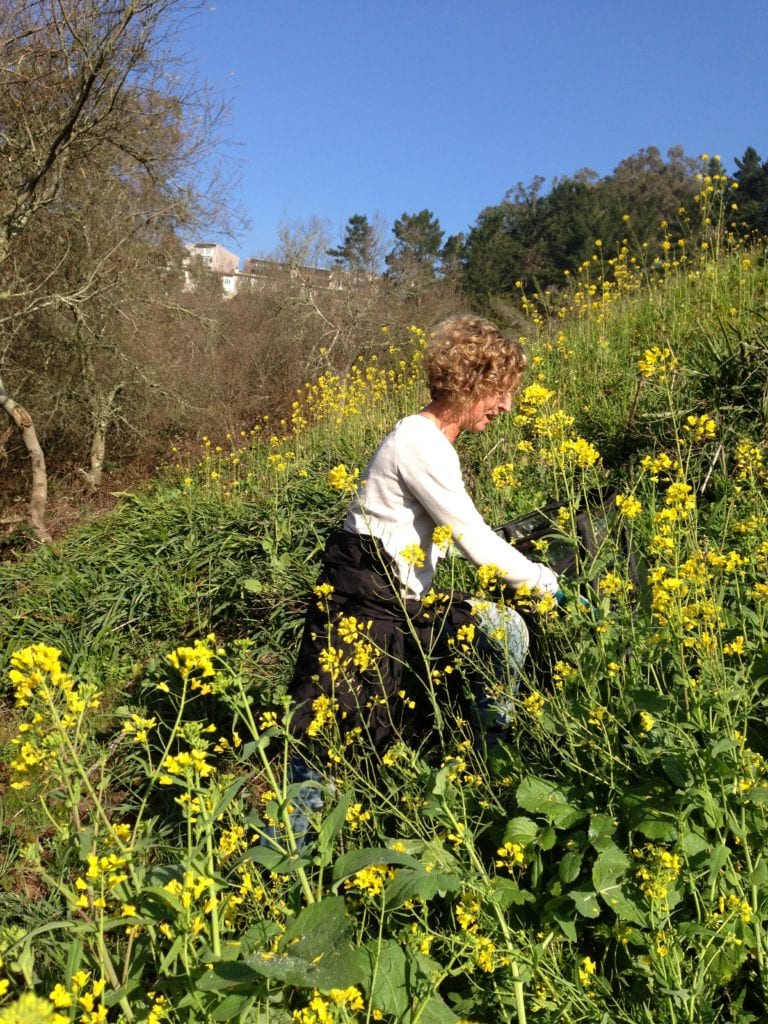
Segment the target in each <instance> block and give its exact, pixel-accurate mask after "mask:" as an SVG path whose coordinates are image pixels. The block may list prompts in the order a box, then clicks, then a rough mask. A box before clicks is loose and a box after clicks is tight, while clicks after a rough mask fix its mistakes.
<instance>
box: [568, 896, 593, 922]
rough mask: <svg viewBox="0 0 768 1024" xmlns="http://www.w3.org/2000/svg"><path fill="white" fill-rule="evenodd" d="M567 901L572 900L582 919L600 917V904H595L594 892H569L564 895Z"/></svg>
mask: <svg viewBox="0 0 768 1024" xmlns="http://www.w3.org/2000/svg"><path fill="white" fill-rule="evenodd" d="M566 895H567V896H568V898H569V899H571V900H573V903H574V906H575V907H576V910H577V911H578V913H579V914H581V916H582V917H591V918H595V917H599V916H600V904H599V903H598V902H597V893H596V892H581V891H576V892H573V891H571V892H569V893H567V894H566Z"/></svg>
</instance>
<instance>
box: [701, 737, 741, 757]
mask: <svg viewBox="0 0 768 1024" xmlns="http://www.w3.org/2000/svg"><path fill="white" fill-rule="evenodd" d="M740 746H741V744H740V743H739V741H738V740H733V739H728V738H726V737H724V738H723V739H721V740H718V741H717V742H716V743H714V744H713V745H712V747H711V749H710V751H709V752H710V754H711V755H712V757H717V755H718V754H722V753H724V752H725V751H726V750H735V749H736V748H737V747H740Z"/></svg>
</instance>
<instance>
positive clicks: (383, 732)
mask: <svg viewBox="0 0 768 1024" xmlns="http://www.w3.org/2000/svg"><path fill="white" fill-rule="evenodd" d="M425 365H426V374H427V382H428V386H429V393H430V401H429V403H428V405H426V406H425V407H424V408H423V409H422V410H421V411H420V412H418V413H415V414H413V415H410V416H406V417H405V418H404V419H402V420H400V421H399V423H397V424H396V426H395V427H394V429H393V430H392V432H391V433H390V434H389V435H388V436H387V437H386V438H385V439H384V440H383V441H382V443H381V444H380V446H379V448H378V449H377V451H376V452H375V454H374V456H373V458H372V459H371V461H370V463H369V464H368V467H367V469H366V470H365V472H364V474H363V478H362V482H361V486H360V488H359V490H358V493H357V495H356V497H355V498H354V500H353V501H352V503H351V506H350V508H349V510H348V512H347V515H346V519H345V520H344V524H343V526H342V528H341V529H340V530H337V531H336V532H334V533H333V534H332V535H331V537H330V538H329V540H328V543H327V546H326V550H325V556H324V562H323V569H322V572H321V575H320V580H319V583H318V586H317V587H316V588H315V594H316V595H317V597H318V600H317V601H316V602H312V604H311V607H310V611H309V615H308V617H307V622H306V626H305V630H304V635H303V639H302V644H301V649H300V652H299V658H298V661H297V664H296V669H295V672H294V677H293V680H292V683H291V686H290V693H291V696H292V697H293V699H294V702H295V711H294V714H293V718H292V722H291V727H292V732H293V733H294V735H296V736H299V737H306V738H308V739H309V740H312V741H313V742H315V743H317V744H318V745H320V746H322V747H324V748H325V750H326V752H327V751H328V749H329V746H330V744H329V742H328V735H329V733H328V727H329V725H332V726H333V728H334V729H335V728H338V732H339V733H340V738H341V742H342V746H343V745H344V744H345V743H349V742H351V741H357V742H360V743H361V744H362V745H363V746H364V747H366V748H367V749H370V748H371V747H373V748H374V749H376V750H378V751H379V752H381V751H382V750H383V749H384V748H385V747H386V746H387V745H388V744H389V743H390V742H391V741H392V739H393V738H394V737H395V736H397V735H399V734H401V733H402V731H403V730H404V728H405V727H406V726H408V727H415V730H416V731H417V732H418V733H421V734H423V733H424V732H426V731H427V730H429V729H431V728H433V727H434V726H435V724H436V723H437V724H439V719H440V717H441V716H440V711H439V709H438V707H437V702H436V699H435V692H436V691H435V685H434V683H435V679H438V680H439V679H441V678H442V680H443V682H442V684H441V686H442V689H441V691H440V699H441V700H447V701H449V702H452V703H454V704H455V705H456V706H457V707H458V708H459V709H460V711H461V712H462V713H464V712H466V711H467V710H468V709H469V708H468V705H467V704H466V702H465V701H466V694H465V693H464V690H465V686H464V682H465V681H464V682H462V680H461V679H460V676H461V673H458V672H456V673H452V674H444V675H443V676H442V677H441V676H440V675H439V673H440V670H441V669H442V668H444V667H445V666H446V665H447V664H448V663H449V662H450V661H451V659H452V658H454V657H455V655H456V650H457V643H456V640H457V637H458V638H459V639H462V638H467V637H471V635H472V633H473V630H472V628H471V627H472V626H473V625H474V624H475V623H478V624H479V626H480V627H481V628H480V629H479V630H478V637H479V639H480V640H481V644H480V646H483V644H484V645H485V646H486V647H487V646H488V641H487V638H483V636H482V627H483V625H485V626H486V629H487V630H488V631H489V632H490V631H492V630H493V629H494V627H495V626H497V625H498V619H497V620H494V618H493V615H492V614H491V615H490V616H489V615H487V613H486V616H485V618H484V617H483V614H482V613H481V614H480V615H479V616H478V615H475V616H474V617H473V606H472V601H471V599H470V598H469V597H468V595H465V594H459V593H453V594H443V595H438V596H437V597H436V598H435V596H434V595H431V594H430V587H431V584H432V578H433V575H434V571H435V566H436V564H437V561H438V558H439V557H440V555H441V553H444V551H445V548H446V546H447V542H448V538H450V541H451V542H452V543H453V544H455V545H456V546H457V547H458V548H459V549H460V550H461V551H462V552H463V553H464V555H465V556H466V557H467V558H468V559H469V560H470V561H472V562H473V563H474V564H475V565H477V566H481V565H493V566H495V567H497V568H498V569H499V571H500V573H501V575H502V577H503V579H504V581H505V582H506V583H507V584H508V585H509V586H510V587H512V588H518V587H520V586H521V585H523V584H526V585H527V586H528V587H530V588H531V589H532V590H538V591H539V592H542V593H544V592H548V593H552V594H555V593H557V591H558V582H557V577H556V576H555V574H554V573H553V572H552V571H551V570H550V569H549V568H547V567H546V566H543V565H539V564H537V563H535V562H531V561H530V560H529V559H527V558H526V557H525V556H524V555H522V554H521V553H520V552H519V551H516V550H515V549H514V548H513V547H510V545H509V544H508V543H507V542H506V541H505V540H503V539H502V538H501V537H499V536H498V535H497V534H496V533H494V531H493V530H492V529H491V528H490V527H489V526H488V524H487V523H486V522H485V521H484V519H483V517H482V516H481V514H480V512H479V511H478V510H477V508H476V507H475V505H474V503H473V501H472V499H471V498H470V496H469V494H468V493H467V491H466V488H465V486H464V482H463V480H462V474H461V467H460V464H459V459H458V455H457V453H456V450H455V448H454V443H455V441H456V439H457V438H458V437H459V435H460V434H461V433H462V432H465V431H466V432H470V433H478V434H479V433H481V432H482V431H483V430H485V428H486V427H487V426H488V424H489V423H490V422H491V421H492V420H493V419H494V418H495V417H496V416H499V415H501V414H502V413H506V412H509V411H510V408H511V406H512V399H513V395H514V393H515V392H516V391H517V389H518V387H519V386H520V382H521V380H522V375H523V372H524V370H525V366H526V358H525V353H524V352H523V349H522V347H521V346H520V344H519V343H518V342H516V341H511V340H510V339H508V338H506V337H505V336H504V335H503V334H502V333H501V331H499V329H498V328H497V327H495V326H494V325H493V324H492V323H490V322H489V321H487V320H484V319H481V318H479V317H474V316H462V317H456V318H452V319H450V320H446V321H445V322H444V323H442V324H440V325H439V327H438V328H437V329H436V330H435V332H434V335H433V340H432V343H431V345H430V347H429V349H428V351H427V355H426V363H425ZM436 528H440V529H438V530H437V534H436V532H435V531H436ZM491 612H493V609H491ZM513 617H514V618H513ZM504 626H505V628H506V629H507V632H508V634H509V630H510V628H511V630H512V633H513V634H514V633H515V631H516V636H515V637H513V642H516V643H517V645H518V659H517V660H518V662H519V663H521V662H522V658H523V657H524V655H525V649H526V648H527V633H526V632H525V626H524V624H523V622H522V619H520V618H519V616H516V613H514V612H512V611H511V609H510V610H509V616H507V617H506V621H505V623H504ZM462 627H465V631H464V632H463V633H462V632H461V630H462ZM511 645H512V644H510V646H511ZM518 667H519V665H518ZM435 670H437V673H438V674H437V675H435ZM451 684H452V685H451ZM475 689H476V692H475V700H474V701H473V702H472V703H473V704H474V707H475V709H476V708H477V706H478V704H479V705H480V706H482V704H483V703H484V700H483V695H482V694H481V693H478V692H477V686H476V687H475ZM478 697H479V698H480V699H479V701H478ZM485 703H486V704H487V700H486V701H485ZM469 710H471V709H469Z"/></svg>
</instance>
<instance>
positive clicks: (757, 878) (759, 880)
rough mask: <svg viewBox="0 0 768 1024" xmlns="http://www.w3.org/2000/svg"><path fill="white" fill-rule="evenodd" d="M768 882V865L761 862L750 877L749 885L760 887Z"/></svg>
mask: <svg viewBox="0 0 768 1024" xmlns="http://www.w3.org/2000/svg"><path fill="white" fill-rule="evenodd" d="M767 880H768V863H766V861H764V860H761V861H760V863H759V864H758V865H757V867H756V868H755V870H754V871H752V872H751V873H750V875H749V884H750V885H756V886H758V887H760V886H763V885H765V883H766V881H767Z"/></svg>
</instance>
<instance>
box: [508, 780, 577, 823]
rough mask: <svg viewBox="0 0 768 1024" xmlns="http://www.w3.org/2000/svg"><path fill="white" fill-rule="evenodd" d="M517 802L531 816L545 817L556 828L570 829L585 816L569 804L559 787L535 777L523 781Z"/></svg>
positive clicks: (518, 790)
mask: <svg viewBox="0 0 768 1024" xmlns="http://www.w3.org/2000/svg"><path fill="white" fill-rule="evenodd" d="M517 802H518V803H519V804H520V806H521V807H522V808H523V810H525V811H530V813H531V814H543V815H545V816H546V817H547V818H548V819H549V821H550V822H551V823H552V824H553V825H554V826H555V827H556V828H569V827H570V826H571V825H573V824H575V822H577V821H579V820H580V819H581V818H583V817H584V816H585V815H584V812H583V811H580V810H579V809H578V808H577V807H573V806H572V805H571V804H569V803H568V801H567V799H566V797H565V795H564V794H563V792H562V791H561V790H559V789H558V788H557V786H555V785H553V784H552V783H551V782H547V781H546V780H545V779H539V778H536V777H535V776H529V777H528V778H527V779H523V781H522V782H521V783H520V785H519V786H518V787H517Z"/></svg>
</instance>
